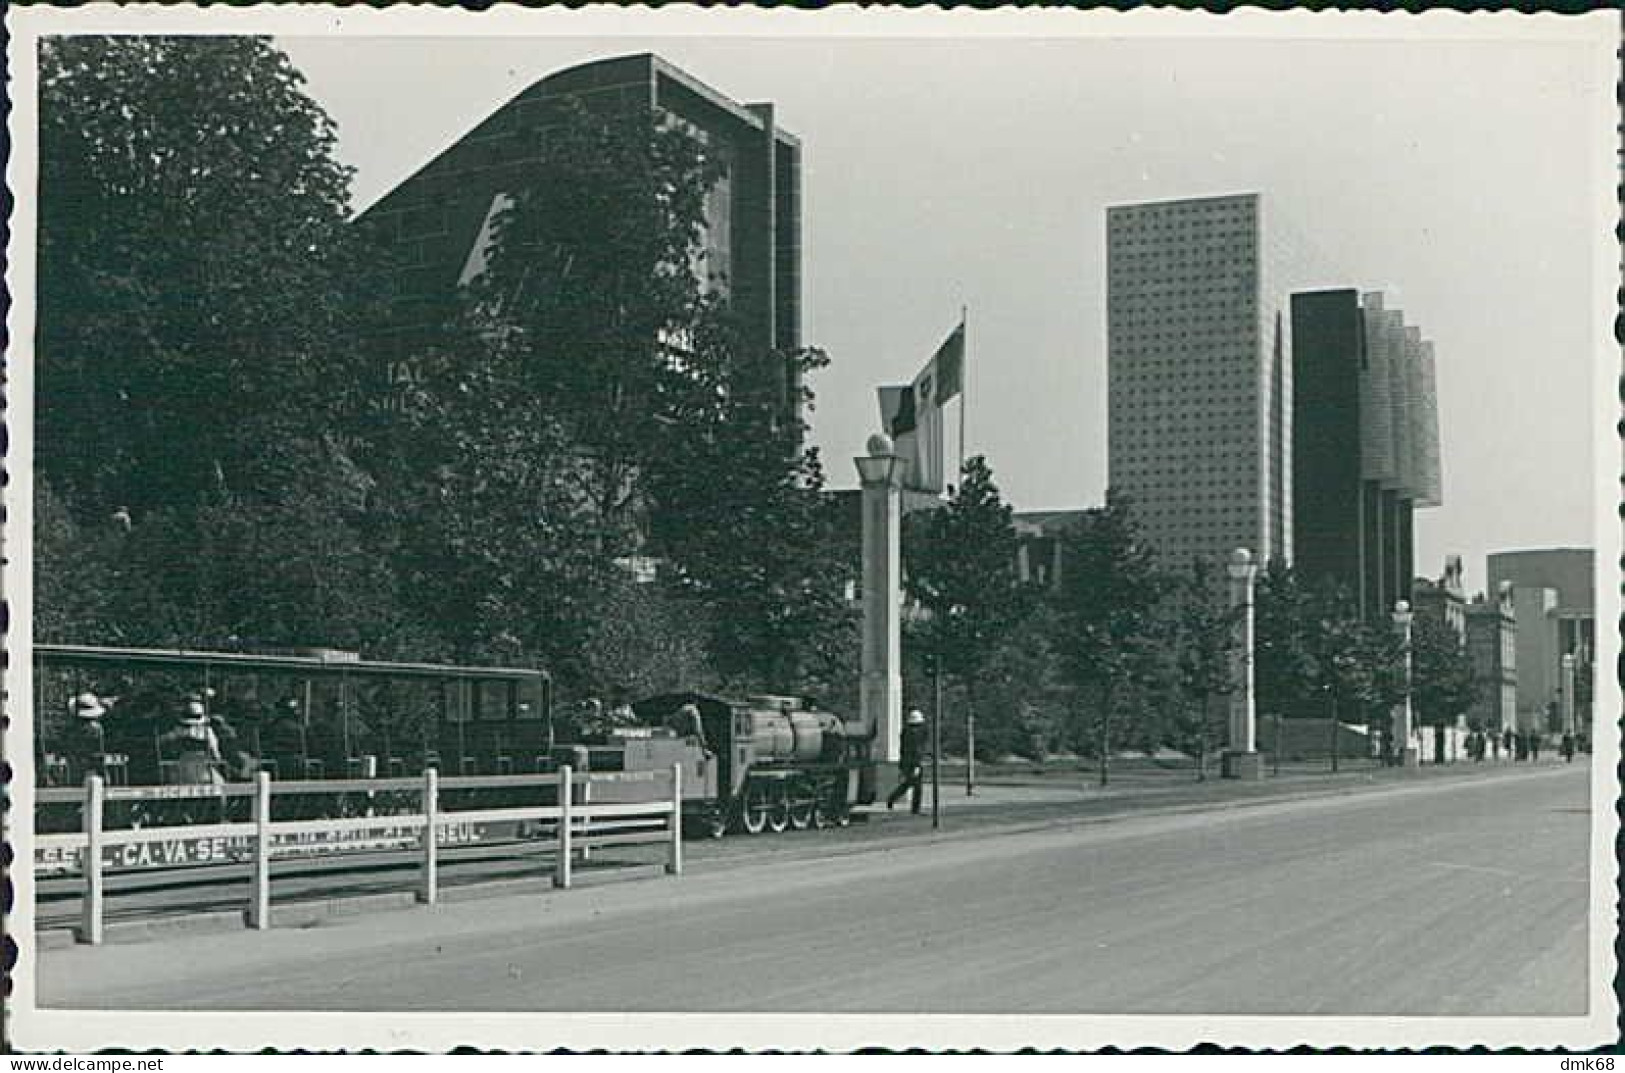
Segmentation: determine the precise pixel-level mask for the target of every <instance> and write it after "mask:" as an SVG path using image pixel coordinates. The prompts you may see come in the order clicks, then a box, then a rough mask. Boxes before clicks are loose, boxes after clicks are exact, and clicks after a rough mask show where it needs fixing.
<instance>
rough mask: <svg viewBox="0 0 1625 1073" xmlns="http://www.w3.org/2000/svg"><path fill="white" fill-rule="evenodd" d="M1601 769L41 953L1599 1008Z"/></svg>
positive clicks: (118, 996) (187, 986)
mask: <svg viewBox="0 0 1625 1073" xmlns="http://www.w3.org/2000/svg"><path fill="white" fill-rule="evenodd" d="M1587 853H1588V809H1587V784H1586V780H1585V777H1584V773H1583V769H1582V768H1580V767H1578V766H1577V767H1575V768H1572V769H1561V768H1559V769H1545V770H1537V771H1533V772H1529V773H1524V774H1517V775H1507V776H1504V777H1500V778H1495V779H1486V780H1471V781H1436V782H1418V783H1416V784H1414V785H1409V786H1400V787H1397V788H1395V789H1392V790H1388V789H1384V790H1378V791H1373V792H1369V793H1366V794H1363V795H1360V796H1354V797H1338V798H1326V799H1320V800H1311V801H1299V802H1290V803H1280V804H1269V805H1261V806H1256V807H1252V808H1249V809H1245V810H1236V811H1226V812H1217V813H1211V814H1202V815H1176V816H1160V817H1143V818H1132V819H1124V820H1121V821H1117V822H1113V823H1108V824H1097V825H1092V826H1080V827H1076V828H1061V829H1051V830H1045V831H1034V832H1027V833H1021V834H1015V835H1009V836H1005V837H1002V838H1000V839H998V840H997V841H991V840H987V841H984V840H969V839H967V840H960V841H955V842H939V843H935V844H923V845H922V844H914V845H898V846H889V847H877V848H876V849H875V850H874V851H873V852H864V853H852V854H846V855H843V856H840V857H833V858H826V859H809V858H800V857H797V858H793V859H770V860H764V861H761V862H752V863H738V862H726V863H724V862H716V863H708V862H698V863H696V864H695V866H694V867H692V868H691V869H690V870H689V873H688V874H686V875H685V876H683V877H682V878H680V879H674V880H666V879H653V880H649V881H646V882H634V883H622V884H616V885H612V886H604V887H596V888H593V889H591V890H580V891H572V892H565V893H540V891H538V893H535V894H525V895H508V896H503V897H499V898H491V899H485V900H480V901H474V902H464V903H458V904H452V905H444V906H440V907H437V908H435V909H432V910H415V911H408V912H398V913H386V914H379V915H376V916H369V917H356V918H345V919H340V920H336V921H334V922H331V923H328V924H325V925H323V926H320V927H314V928H309V929H284V930H279V931H277V932H274V933H272V934H270V935H264V934H254V933H247V932H241V933H229V934H221V935H199V936H189V937H183V938H177V939H174V940H170V941H167V942H166V943H165V944H164V946H163V947H162V948H161V950H162V954H161V956H162V961H163V965H164V968H163V970H162V972H159V973H155V972H154V961H155V953H156V951H157V949H158V948H155V947H153V946H151V945H139V946H109V947H104V948H101V949H91V948H76V949H69V950H58V951H46V952H43V953H42V955H41V960H40V971H39V978H38V989H39V990H38V1001H39V1003H40V1005H41V1006H70V1007H101V1008H136V1009H167V1010H173V1009H186V1010H200V1011H201V1010H234V1009H257V1008H269V1009H322V1010H414V1009H421V1010H491V1011H683V1012H688V1011H741V1012H744V1011H829V1012H899V1013H901V1012H979V1013H1041V1012H1054V1013H1198V1012H1199V1013H1209V1014H1241V1013H1260V1014H1288V1013H1297V1014H1338V1015H1353V1014H1468V1015H1484V1014H1578V1013H1583V1012H1585V1006H1586V991H1587V963H1586V920H1587V909H1586V898H1587Z"/></svg>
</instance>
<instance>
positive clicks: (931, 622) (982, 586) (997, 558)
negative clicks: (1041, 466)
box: [901, 455, 1032, 678]
mask: <svg viewBox="0 0 1625 1073" xmlns="http://www.w3.org/2000/svg"><path fill="white" fill-rule="evenodd" d="M960 477H961V479H960V482H959V485H958V487H957V488H956V489H955V491H954V494H953V495H952V496H951V497H950V498H949V499H948V501H947V503H946V505H944V506H943V507H941V508H939V509H936V510H926V511H917V512H915V513H913V514H911V515H909V516H908V517H907V518H906V519H905V521H904V526H903V537H902V542H901V543H902V552H903V581H904V587H905V590H906V592H907V595H908V596H909V598H910V599H912V600H914V601H915V602H916V603H917V604H918V605H919V607H920V608H921V609H922V610H923V611H924V613H925V614H924V617H923V619H921V620H920V621H919V624H918V627H917V628H916V631H915V633H916V636H917V638H918V641H919V643H920V644H921V645H922V646H923V648H924V649H925V650H926V651H929V652H931V653H934V654H936V655H938V656H939V657H940V658H941V660H942V667H943V670H944V672H945V673H947V674H950V675H954V676H956V677H961V678H974V677H975V676H976V675H977V674H978V672H979V670H980V665H981V664H982V662H983V661H984V660H985V659H986V658H987V657H988V654H989V653H990V652H992V651H994V650H996V649H997V648H998V646H999V645H1000V643H1001V642H1002V641H1003V639H1004V636H1005V635H1006V634H1007V633H1008V632H1009V631H1010V630H1011V629H1012V628H1013V627H1014V626H1015V625H1016V624H1017V623H1019V622H1020V621H1021V620H1022V619H1023V618H1024V617H1025V615H1026V614H1027V612H1028V610H1029V609H1030V607H1031V604H1032V593H1031V592H1030V591H1029V590H1028V589H1026V588H1025V587H1024V586H1023V585H1022V584H1021V582H1020V580H1019V579H1018V578H1017V577H1016V531H1015V524H1014V520H1013V516H1014V512H1013V511H1012V510H1011V508H1010V505H1009V504H1007V503H1006V502H1004V500H1003V498H1002V497H1001V496H1000V495H999V489H998V486H997V485H996V484H995V483H994V481H993V471H992V469H991V468H990V467H989V466H988V464H987V459H986V458H984V457H983V456H981V455H977V456H975V457H974V458H970V459H967V460H966V461H965V464H964V468H963V470H962V471H961V474H960Z"/></svg>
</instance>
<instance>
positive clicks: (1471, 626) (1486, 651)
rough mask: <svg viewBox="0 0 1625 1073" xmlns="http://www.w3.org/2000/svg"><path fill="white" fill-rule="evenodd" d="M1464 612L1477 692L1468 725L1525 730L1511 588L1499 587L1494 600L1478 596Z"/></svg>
mask: <svg viewBox="0 0 1625 1073" xmlns="http://www.w3.org/2000/svg"><path fill="white" fill-rule="evenodd" d="M1464 611H1465V615H1464V617H1465V622H1466V627H1467V656H1468V658H1469V659H1471V660H1472V664H1473V677H1474V679H1475V680H1476V681H1477V682H1478V690H1479V692H1478V696H1477V698H1476V699H1475V700H1474V702H1473V706H1472V707H1471V708H1470V709H1468V712H1467V722H1468V724H1469V725H1471V726H1473V727H1476V728H1478V729H1480V730H1486V731H1497V732H1499V731H1506V730H1522V729H1526V728H1525V727H1524V726H1523V724H1522V723H1521V722H1520V721H1519V719H1518V681H1519V674H1518V661H1519V659H1520V655H1519V646H1518V636H1519V633H1520V620H1519V618H1518V616H1517V611H1516V608H1515V606H1514V603H1513V598H1512V587H1511V586H1510V585H1507V586H1502V587H1501V588H1500V589H1498V590H1497V591H1496V595H1495V597H1494V598H1486V597H1485V596H1483V595H1482V594H1480V595H1479V596H1478V597H1477V598H1476V599H1475V600H1473V602H1472V603H1470V604H1468V605H1467V606H1466V608H1465V609H1464Z"/></svg>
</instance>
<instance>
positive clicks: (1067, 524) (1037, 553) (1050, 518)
mask: <svg viewBox="0 0 1625 1073" xmlns="http://www.w3.org/2000/svg"><path fill="white" fill-rule="evenodd" d="M1091 513H1092V511H1089V510H1029V511H1019V512H1017V513H1016V515H1015V517H1014V519H1013V521H1014V522H1015V527H1016V541H1017V543H1016V577H1017V579H1018V580H1020V581H1021V582H1022V583H1023V584H1028V583H1031V584H1034V585H1043V586H1045V587H1047V588H1052V589H1053V588H1056V587H1058V586H1059V585H1060V584H1061V570H1062V566H1063V563H1062V561H1061V539H1062V535H1063V534H1064V533H1065V532H1066V531H1067V530H1068V529H1070V528H1072V527H1073V526H1075V525H1077V524H1078V523H1079V522H1080V521H1082V520H1083V519H1084V518H1085V517H1087V516H1088V515H1089V514H1091Z"/></svg>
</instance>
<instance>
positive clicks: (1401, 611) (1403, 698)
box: [1393, 600, 1421, 767]
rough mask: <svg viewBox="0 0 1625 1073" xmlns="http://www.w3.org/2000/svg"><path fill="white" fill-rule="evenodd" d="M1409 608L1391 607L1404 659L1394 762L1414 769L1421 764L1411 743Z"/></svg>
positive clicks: (1402, 603)
mask: <svg viewBox="0 0 1625 1073" xmlns="http://www.w3.org/2000/svg"><path fill="white" fill-rule="evenodd" d="M1412 617H1413V616H1412V614H1411V605H1410V604H1409V603H1407V602H1405V601H1404V600H1400V601H1399V602H1398V603H1396V604H1394V628H1395V629H1396V630H1398V631H1399V647H1400V658H1401V659H1402V660H1404V665H1403V674H1402V677H1401V678H1400V683H1401V686H1402V688H1403V693H1402V694H1401V695H1400V699H1399V703H1398V704H1395V705H1394V714H1393V721H1394V759H1395V761H1396V762H1397V763H1398V764H1399V766H1400V767H1416V765H1417V764H1419V763H1420V762H1421V754H1420V752H1419V751H1418V749H1417V747H1416V745H1415V744H1414V743H1413V742H1412V740H1411V736H1412V730H1413V726H1412V724H1413V723H1414V722H1415V718H1414V715H1413V713H1412V711H1411V619H1412Z"/></svg>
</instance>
